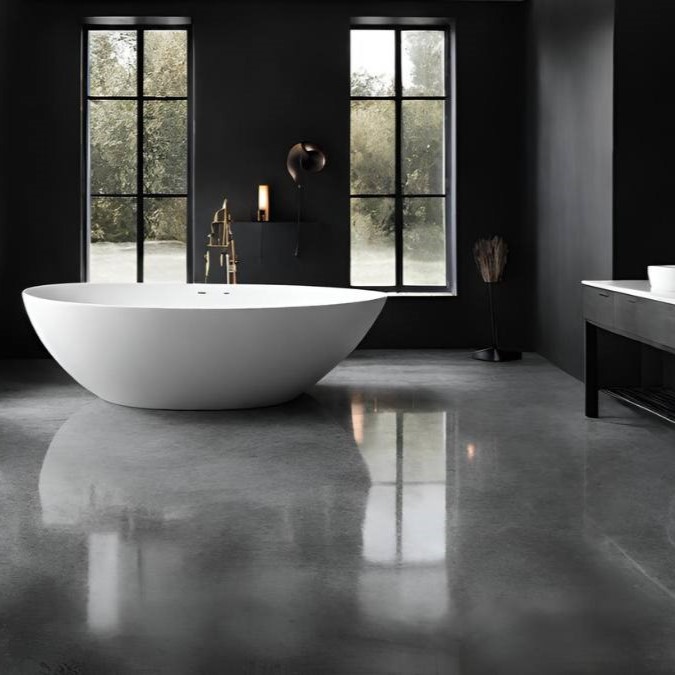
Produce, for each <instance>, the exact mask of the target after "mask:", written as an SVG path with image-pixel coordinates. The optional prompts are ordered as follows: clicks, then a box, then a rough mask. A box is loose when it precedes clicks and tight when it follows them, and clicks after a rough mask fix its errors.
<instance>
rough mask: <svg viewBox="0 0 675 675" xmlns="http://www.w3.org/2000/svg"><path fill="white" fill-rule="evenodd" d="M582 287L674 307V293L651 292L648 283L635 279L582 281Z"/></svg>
mask: <svg viewBox="0 0 675 675" xmlns="http://www.w3.org/2000/svg"><path fill="white" fill-rule="evenodd" d="M581 283H582V284H583V285H584V286H593V287H594V288H602V289H604V290H605V291H614V292H615V293H625V294H626V295H636V296H637V297H639V298H647V299H649V300H658V301H659V302H667V303H669V304H671V305H675V292H671V291H656V292H652V289H651V286H650V285H649V281H647V280H646V279H644V280H643V279H636V280H632V281H582V282H581Z"/></svg>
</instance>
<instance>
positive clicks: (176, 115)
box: [84, 17, 190, 282]
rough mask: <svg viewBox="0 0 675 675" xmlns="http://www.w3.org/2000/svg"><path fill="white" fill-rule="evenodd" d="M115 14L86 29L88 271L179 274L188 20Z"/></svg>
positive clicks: (182, 270) (99, 275)
mask: <svg viewBox="0 0 675 675" xmlns="http://www.w3.org/2000/svg"><path fill="white" fill-rule="evenodd" d="M115 21H116V22H118V24H117V25H109V24H107V23H106V22H105V20H103V19H92V20H90V21H89V22H88V25H87V26H86V28H85V31H84V39H85V45H86V48H85V50H84V53H85V60H86V62H85V64H84V65H85V70H84V72H85V73H86V77H85V83H84V86H85V97H86V106H85V111H84V115H85V119H84V128H85V155H86V163H85V166H86V167H87V169H86V176H85V181H86V190H85V214H86V228H85V232H86V243H87V246H86V249H85V250H86V251H87V253H88V255H87V257H86V260H85V261H84V264H85V271H86V277H87V278H88V280H90V281H123V282H134V281H185V280H186V278H187V274H188V255H187V239H188V232H189V220H190V218H189V213H190V208H189V201H190V194H189V182H190V179H189V172H190V169H189V166H190V163H189V156H188V155H189V152H188V148H189V137H188V135H189V124H188V116H189V105H188V93H189V90H190V83H189V68H188V54H189V29H188V27H186V25H185V24H186V23H187V22H186V21H184V20H181V21H180V22H178V23H177V22H176V21H173V20H169V21H168V22H165V23H166V24H167V25H152V26H148V25H143V26H140V25H136V24H135V21H134V19H127V18H124V17H121V18H116V19H115ZM158 21H161V19H158ZM125 23H126V25H122V24H125ZM181 24H182V25H181Z"/></svg>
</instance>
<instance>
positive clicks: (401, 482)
mask: <svg viewBox="0 0 675 675" xmlns="http://www.w3.org/2000/svg"><path fill="white" fill-rule="evenodd" d="M358 406H363V404H362V403H358V404H357V407H356V408H353V415H354V414H356V417H357V419H358V422H359V423H358V426H357V427H356V428H357V429H358V435H359V436H360V440H358V439H357V442H358V443H359V446H360V449H361V453H362V455H363V458H364V459H365V461H366V464H367V465H368V470H369V472H370V478H371V482H372V486H371V488H370V492H369V495H368V506H367V508H366V518H365V523H364V528H363V538H364V557H365V558H366V560H368V561H369V562H373V563H384V564H388V563H400V562H405V563H430V562H438V561H441V560H443V559H444V558H445V548H446V538H445V532H446V433H445V430H446V414H445V413H444V412H438V413H422V412H420V413H417V412H405V413H400V412H390V411H384V412H368V413H365V411H364V409H363V407H358Z"/></svg>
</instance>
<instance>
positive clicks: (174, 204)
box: [143, 198, 187, 282]
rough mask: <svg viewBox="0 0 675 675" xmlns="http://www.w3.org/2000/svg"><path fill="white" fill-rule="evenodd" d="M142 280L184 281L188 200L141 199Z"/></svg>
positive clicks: (185, 272)
mask: <svg viewBox="0 0 675 675" xmlns="http://www.w3.org/2000/svg"><path fill="white" fill-rule="evenodd" d="M143 210H144V212H143V219H144V224H145V243H144V245H143V279H144V280H145V281H178V282H183V281H185V279H186V274H187V247H186V241H187V199H184V198H176V199H174V198H163V199H151V198H149V199H145V200H144V201H143Z"/></svg>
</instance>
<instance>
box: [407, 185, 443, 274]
mask: <svg viewBox="0 0 675 675" xmlns="http://www.w3.org/2000/svg"><path fill="white" fill-rule="evenodd" d="M445 253H446V246H445V198H444V197H427V198H424V197H418V198H409V199H404V200H403V284H404V285H405V286H445V285H446V283H447V274H446V269H445Z"/></svg>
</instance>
